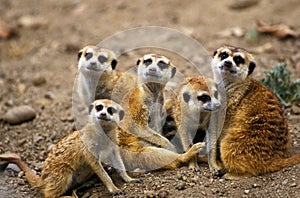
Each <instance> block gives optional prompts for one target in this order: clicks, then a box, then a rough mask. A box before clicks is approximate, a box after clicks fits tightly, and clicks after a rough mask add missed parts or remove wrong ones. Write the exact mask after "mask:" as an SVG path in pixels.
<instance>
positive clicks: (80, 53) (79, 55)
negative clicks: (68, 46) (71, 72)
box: [77, 51, 83, 61]
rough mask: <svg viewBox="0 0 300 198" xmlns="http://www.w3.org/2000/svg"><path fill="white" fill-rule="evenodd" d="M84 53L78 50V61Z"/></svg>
mask: <svg viewBox="0 0 300 198" xmlns="http://www.w3.org/2000/svg"><path fill="white" fill-rule="evenodd" d="M82 53H83V52H82V51H79V52H78V54H77V61H79V59H80V57H81V55H82Z"/></svg>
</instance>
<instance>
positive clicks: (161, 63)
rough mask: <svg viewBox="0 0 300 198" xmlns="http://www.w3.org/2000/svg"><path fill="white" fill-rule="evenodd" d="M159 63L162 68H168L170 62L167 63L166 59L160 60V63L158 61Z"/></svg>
mask: <svg viewBox="0 0 300 198" xmlns="http://www.w3.org/2000/svg"><path fill="white" fill-rule="evenodd" d="M157 65H158V67H159V68H160V69H166V68H168V66H169V65H168V64H167V63H165V62H164V61H159V62H158V63H157Z"/></svg>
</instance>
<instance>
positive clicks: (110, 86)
mask: <svg viewBox="0 0 300 198" xmlns="http://www.w3.org/2000/svg"><path fill="white" fill-rule="evenodd" d="M117 63H118V61H117V58H116V55H115V53H114V52H113V51H111V50H108V49H105V48H100V47H97V46H86V47H84V48H82V49H81V50H80V51H79V52H78V77H77V84H76V86H75V88H76V89H77V93H78V95H79V97H80V99H81V100H83V101H84V104H86V105H87V106H88V105H90V104H91V103H92V102H93V101H94V100H95V99H112V100H113V101H115V102H117V103H120V102H121V100H122V99H123V96H124V95H125V94H127V93H128V92H129V91H131V90H132V89H134V88H135V87H136V85H137V78H136V76H135V75H133V74H131V73H127V72H120V71H117V70H115V68H116V66H117Z"/></svg>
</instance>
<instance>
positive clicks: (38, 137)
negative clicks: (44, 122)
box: [33, 135, 44, 143]
mask: <svg viewBox="0 0 300 198" xmlns="http://www.w3.org/2000/svg"><path fill="white" fill-rule="evenodd" d="M43 139H44V138H43V137H42V136H39V135H34V136H33V142H34V143H38V142H39V141H41V140H43Z"/></svg>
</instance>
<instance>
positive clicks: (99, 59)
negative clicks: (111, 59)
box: [98, 55, 107, 63]
mask: <svg viewBox="0 0 300 198" xmlns="http://www.w3.org/2000/svg"><path fill="white" fill-rule="evenodd" d="M98 61H99V62H100V63H105V62H106V61H107V58H106V57H105V56H102V55H100V56H98Z"/></svg>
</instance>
